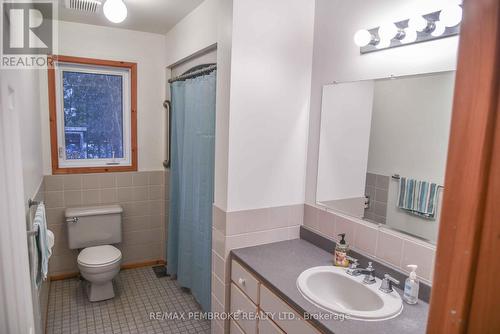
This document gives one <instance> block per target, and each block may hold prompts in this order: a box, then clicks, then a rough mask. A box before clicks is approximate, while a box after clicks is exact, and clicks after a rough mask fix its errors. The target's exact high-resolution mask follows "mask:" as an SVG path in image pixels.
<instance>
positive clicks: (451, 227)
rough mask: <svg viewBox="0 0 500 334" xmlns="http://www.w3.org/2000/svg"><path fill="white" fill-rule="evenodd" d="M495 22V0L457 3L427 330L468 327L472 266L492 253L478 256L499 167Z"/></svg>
mask: <svg viewBox="0 0 500 334" xmlns="http://www.w3.org/2000/svg"><path fill="white" fill-rule="evenodd" d="M499 19H500V2H499V1H498V0H468V1H467V0H466V1H465V3H464V20H463V23H462V29H461V36H460V47H459V53H458V67H457V74H456V83H455V95H454V102H453V116H452V124H451V133H450V144H449V150H448V162H447V168H446V179H445V189H446V191H445V193H444V198H443V209H442V216H441V222H440V228H439V240H438V246H437V254H436V266H435V275H434V284H433V289H432V295H431V307H430V314H429V323H428V332H429V333H447V334H448V333H449V334H452V333H465V332H466V330H467V328H468V327H469V326H474V325H475V322H474V323H472V322H470V321H469V319H470V316H471V310H472V308H471V302H472V301H473V300H477V298H478V297H479V294H478V292H479V289H475V284H476V277H479V276H480V275H482V273H481V272H480V271H478V267H480V270H483V269H484V266H483V265H482V262H483V261H495V259H494V256H495V254H492V253H490V255H489V256H487V259H482V260H480V261H479V262H478V258H479V257H480V256H483V255H482V253H483V252H485V250H484V249H481V248H482V247H483V246H484V245H482V241H483V240H484V239H483V238H484V237H486V236H484V235H483V231H485V230H487V229H489V225H491V224H492V222H490V220H491V217H490V216H489V213H488V211H487V210H488V204H487V203H489V200H491V199H490V198H489V196H490V195H491V194H492V189H491V188H490V187H491V186H492V184H491V182H490V180H491V178H490V176H491V175H492V173H493V172H494V170H492V169H491V168H492V166H498V164H500V161H497V160H498V159H500V157H499V155H498V152H497V154H496V155H494V154H493V152H494V147H495V146H494V145H495V128H496V127H498V126H497V124H496V123H498V122H499V121H500V118H499V117H498V108H499V105H498V92H499V87H500V85H499V84H500V82H499V66H500V61H499V56H500V53H499V50H500V42H499V40H500V23H499ZM497 136H498V135H497ZM496 140H497V141H498V140H499V139H498V138H497V139H496ZM497 145H500V144H497ZM499 147H500V146H499ZM497 150H498V149H497ZM493 159H495V160H493ZM496 172H497V173H498V170H497V171H496ZM497 182H498V181H497ZM493 187H494V185H493ZM494 191H497V192H498V189H496V190H494ZM494 191H493V192H494ZM497 220H498V217H497ZM496 223H497V224H498V221H497V222H496ZM497 243H498V241H497ZM497 256H498V255H497ZM497 291H498V289H497ZM490 293H491V291H490ZM482 294H484V292H483V293H482ZM472 314H473V315H474V314H475V313H474V312H472ZM497 317H498V316H497ZM475 319H476V320H477V318H475ZM496 321H498V320H496Z"/></svg>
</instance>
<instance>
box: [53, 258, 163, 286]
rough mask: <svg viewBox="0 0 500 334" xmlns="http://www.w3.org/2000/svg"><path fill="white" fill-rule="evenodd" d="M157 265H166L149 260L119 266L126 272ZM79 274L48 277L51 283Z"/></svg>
mask: <svg viewBox="0 0 500 334" xmlns="http://www.w3.org/2000/svg"><path fill="white" fill-rule="evenodd" d="M158 264H166V262H165V260H149V261H141V262H132V263H125V264H122V265H121V267H120V268H121V269H122V270H127V269H135V268H141V267H149V266H154V265H158ZM79 276H80V273H79V272H70V273H62V274H57V275H50V280H51V281H61V280H65V279H70V278H75V277H79Z"/></svg>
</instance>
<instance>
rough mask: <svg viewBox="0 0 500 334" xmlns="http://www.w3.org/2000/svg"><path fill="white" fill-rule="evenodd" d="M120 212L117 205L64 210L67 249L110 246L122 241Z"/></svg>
mask: <svg viewBox="0 0 500 334" xmlns="http://www.w3.org/2000/svg"><path fill="white" fill-rule="evenodd" d="M122 212H123V208H122V207H121V206H119V205H108V206H92V207H81V208H67V209H66V224H67V227H68V244H69V248H71V249H77V248H85V247H92V246H99V245H111V244H116V243H119V242H121V241H122Z"/></svg>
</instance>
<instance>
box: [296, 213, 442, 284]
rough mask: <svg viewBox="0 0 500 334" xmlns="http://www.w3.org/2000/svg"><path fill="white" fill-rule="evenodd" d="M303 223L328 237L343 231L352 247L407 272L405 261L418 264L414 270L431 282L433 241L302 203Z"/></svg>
mask: <svg viewBox="0 0 500 334" xmlns="http://www.w3.org/2000/svg"><path fill="white" fill-rule="evenodd" d="M304 226H305V227H306V228H308V229H311V230H312V231H314V232H316V233H318V234H320V235H322V236H324V237H326V238H328V239H330V240H337V235H338V234H339V233H346V239H347V241H348V242H349V244H350V245H351V248H353V249H354V250H356V251H357V252H359V253H362V254H364V255H367V256H370V257H373V258H376V259H377V260H379V261H381V262H383V263H386V264H387V265H390V266H392V267H394V268H395V269H398V270H401V271H404V272H406V273H408V272H409V271H408V268H407V267H406V266H407V265H408V264H417V265H418V270H417V273H418V275H419V277H420V278H421V279H422V280H423V281H425V282H426V283H428V284H430V285H432V277H433V271H434V259H435V255H436V248H435V246H433V245H430V244H428V243H425V242H423V241H420V240H417V239H415V238H412V237H410V236H405V235H402V234H400V233H396V232H394V231H391V230H388V229H385V228H383V227H382V228H380V227H379V226H377V225H375V224H370V223H367V222H364V221H362V220H359V219H355V218H349V217H347V216H343V215H340V214H336V213H333V212H330V211H328V210H326V209H325V208H320V207H315V206H311V205H305V206H304Z"/></svg>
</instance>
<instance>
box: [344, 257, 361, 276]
mask: <svg viewBox="0 0 500 334" xmlns="http://www.w3.org/2000/svg"><path fill="white" fill-rule="evenodd" d="M347 260H349V268H347V269H346V271H345V272H346V274H348V275H351V276H359V275H361V273H360V272H359V269H358V265H359V264H358V259H355V258H353V257H350V256H347Z"/></svg>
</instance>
